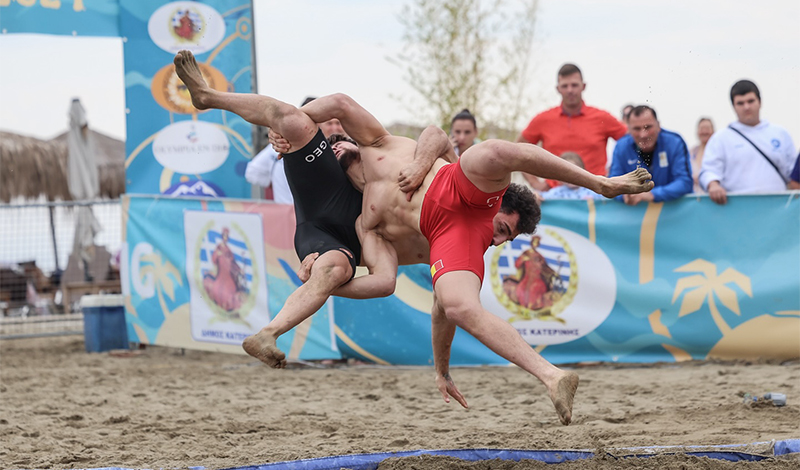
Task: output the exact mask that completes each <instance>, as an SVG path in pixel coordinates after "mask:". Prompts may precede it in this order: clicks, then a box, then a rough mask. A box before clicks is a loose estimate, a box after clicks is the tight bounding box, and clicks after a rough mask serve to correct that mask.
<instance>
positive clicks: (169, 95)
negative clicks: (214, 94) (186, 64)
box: [150, 62, 230, 114]
mask: <svg viewBox="0 0 800 470" xmlns="http://www.w3.org/2000/svg"><path fill="white" fill-rule="evenodd" d="M197 65H198V66H199V67H200V73H201V74H202V75H203V78H204V79H205V81H206V83H208V86H209V87H211V88H213V89H215V90H217V91H230V86H229V84H228V80H227V79H226V78H225V75H223V74H222V72H220V71H219V70H217V69H216V68H214V67H212V66H210V65H206V64H204V63H202V62H198V63H197ZM150 92H151V93H152V94H153V99H155V100H156V103H158V104H159V106H161V107H162V108H164V109H166V110H167V111H170V112H173V113H178V114H195V113H204V112H206V111H209V110H207V109H206V110H203V111H200V110H199V109H197V108H195V107H194V106H192V96H191V95H190V94H189V90H188V89H187V88H186V85H184V84H183V81H181V79H180V78H178V75H177V74H176V73H175V66H174V65H173V64H169V65H167V66H165V67H163V68H162V69H161V70H159V71H158V72H156V74H155V75H153V81H152V82H151V86H150Z"/></svg>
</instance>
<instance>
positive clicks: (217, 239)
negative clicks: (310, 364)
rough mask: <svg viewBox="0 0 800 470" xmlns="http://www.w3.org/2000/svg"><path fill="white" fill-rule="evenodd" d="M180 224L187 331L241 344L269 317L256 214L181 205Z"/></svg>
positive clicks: (197, 338) (206, 338)
mask: <svg viewBox="0 0 800 470" xmlns="http://www.w3.org/2000/svg"><path fill="white" fill-rule="evenodd" d="M183 227H184V236H185V237H186V240H185V241H186V277H187V279H189V291H190V292H191V295H190V299H191V301H190V309H191V310H190V311H191V314H190V316H191V323H192V337H193V338H194V340H195V341H210V342H212V343H224V344H242V341H243V340H244V339H245V338H247V337H248V336H250V335H252V334H255V333H257V332H258V330H259V329H261V327H262V326H264V325H266V324H267V323H269V320H270V317H269V309H268V303H267V276H266V272H265V271H264V260H265V259H266V257H265V256H264V236H263V234H262V230H261V229H262V227H263V222H262V220H261V217H260V215H259V214H238V213H225V212H223V213H220V212H203V211H199V212H198V211H186V212H184V214H183Z"/></svg>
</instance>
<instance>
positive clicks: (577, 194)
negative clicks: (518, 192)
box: [538, 152, 603, 201]
mask: <svg viewBox="0 0 800 470" xmlns="http://www.w3.org/2000/svg"><path fill="white" fill-rule="evenodd" d="M561 158H563V159H564V160H566V161H568V162H570V163H572V164H574V165H577V166H579V167H581V168H583V169H584V170H585V169H586V168H585V167H584V165H583V159H582V158H581V156H580V155H578V154H577V153H575V152H564V154H563V155H561ZM602 198H603V196H601V195H599V194H597V193H596V192H594V191H592V190H591V189H587V188H584V187H582V186H576V185H574V184H569V183H562V184H560V185H558V186H556V187H555V188H552V189H550V190H548V191H545V192H543V193H542V194H541V198H538V199H539V200H540V201H541V200H543V199H602Z"/></svg>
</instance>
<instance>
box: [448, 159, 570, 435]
mask: <svg viewBox="0 0 800 470" xmlns="http://www.w3.org/2000/svg"><path fill="white" fill-rule="evenodd" d="M465 153H466V152H465ZM480 289H481V281H480V279H479V278H478V276H477V275H475V273H473V272H471V271H450V272H447V273H445V274H443V275H442V276H441V277H439V278H438V280H437V281H436V285H434V291H435V296H436V299H437V301H438V302H439V304H440V305H441V307H442V309H443V310H444V312H445V316H446V317H447V319H448V320H449V321H452V322H454V323H455V324H456V325H458V326H460V327H461V328H463V329H464V330H465V331H467V332H468V333H469V334H471V335H472V336H474V337H475V338H477V339H478V340H479V341H480V342H481V343H483V344H484V345H486V346H487V347H488V348H489V349H491V350H492V351H494V352H495V353H497V354H498V355H499V356H501V357H503V358H505V359H507V360H508V361H510V362H513V363H514V364H516V365H518V366H519V367H521V368H522V369H523V370H525V371H527V372H529V373H530V374H532V375H534V376H535V377H536V378H537V379H539V380H540V381H541V382H542V383H543V384H544V386H545V387H547V394H548V395H549V396H550V400H551V401H552V402H553V406H554V407H555V409H556V413H558V418H559V419H560V420H561V423H562V424H564V425H568V424H569V423H570V422H571V421H572V402H573V399H574V398H575V392H576V391H577V390H578V382H579V379H578V374H576V373H575V372H567V371H564V370H561V369H559V368H558V367H556V366H554V365H553V364H551V363H550V362H548V361H547V359H545V358H543V357H542V356H541V355H540V354H539V353H537V352H536V351H534V350H533V348H532V347H531V346H530V345H529V344H528V343H526V342H525V340H524V339H522V337H521V336H520V335H519V333H518V332H517V330H516V329H515V328H514V327H513V326H511V324H510V323H508V322H506V321H503V320H502V319H501V318H500V317H498V316H496V315H494V314H492V313H491V312H489V311H487V310H486V309H484V308H483V306H482V305H481V302H480ZM451 338H452V336H451ZM435 349H436V345H435V344H434V350H435ZM439 368H442V366H441V365H440V364H437V370H439ZM442 369H443V368H442Z"/></svg>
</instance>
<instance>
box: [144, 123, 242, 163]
mask: <svg viewBox="0 0 800 470" xmlns="http://www.w3.org/2000/svg"><path fill="white" fill-rule="evenodd" d="M229 153H230V145H229V143H228V138H227V137H226V136H225V133H224V132H223V131H222V130H221V129H220V128H219V127H217V126H216V125H214V124H211V123H208V122H205V121H180V122H176V123H174V124H170V125H169V126H167V127H165V128H163V129H161V130H160V131H159V132H158V135H157V136H156V138H155V140H153V156H154V157H155V158H156V160H157V161H158V163H160V164H161V165H162V166H163V167H164V168H168V169H170V170H172V171H174V172H176V173H182V174H189V175H193V174H201V173H208V172H209V171H214V170H216V169H217V168H219V167H220V166H221V165H222V164H223V163H225V160H226V159H227V158H228V154H229Z"/></svg>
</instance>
